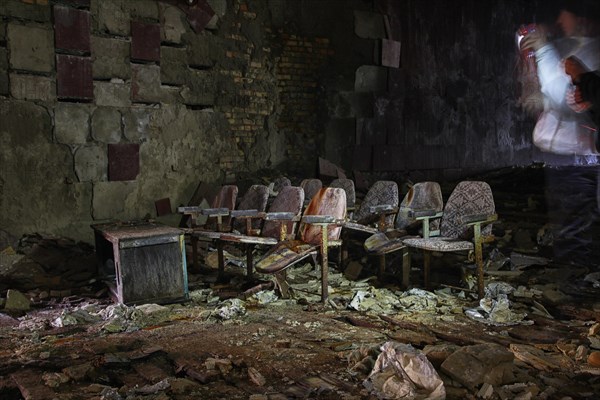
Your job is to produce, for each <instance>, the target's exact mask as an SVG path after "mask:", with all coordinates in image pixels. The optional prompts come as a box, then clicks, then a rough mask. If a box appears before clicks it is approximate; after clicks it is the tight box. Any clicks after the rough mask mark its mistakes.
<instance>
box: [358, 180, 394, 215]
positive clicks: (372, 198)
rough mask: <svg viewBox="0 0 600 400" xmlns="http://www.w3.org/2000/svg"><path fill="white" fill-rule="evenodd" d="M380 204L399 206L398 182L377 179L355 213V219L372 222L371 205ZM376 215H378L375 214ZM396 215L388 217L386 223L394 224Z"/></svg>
mask: <svg viewBox="0 0 600 400" xmlns="http://www.w3.org/2000/svg"><path fill="white" fill-rule="evenodd" d="M379 205H391V206H392V207H398V184H397V183H396V182H394V181H377V182H375V183H374V184H373V186H371V187H370V188H369V191H368V192H367V194H366V196H365V198H364V200H363V201H362V203H361V204H360V207H359V209H358V210H356V212H355V213H354V220H355V221H356V222H358V223H367V224H368V223H370V222H373V221H371V219H372V218H373V217H374V216H373V214H372V213H371V211H370V208H371V207H374V206H379ZM375 217H376V216H375ZM393 223H394V216H393V215H390V216H388V217H387V218H386V225H388V226H392V224H393Z"/></svg>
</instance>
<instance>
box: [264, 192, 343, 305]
mask: <svg viewBox="0 0 600 400" xmlns="http://www.w3.org/2000/svg"><path fill="white" fill-rule="evenodd" d="M345 217H346V192H345V191H344V190H343V189H341V188H331V187H329V188H322V189H320V190H319V191H318V192H317V193H316V194H315V195H314V197H313V198H312V200H311V201H310V203H309V204H308V206H307V207H306V210H305V211H304V215H303V217H302V224H301V226H300V228H299V234H298V239H293V240H284V241H281V242H279V243H277V244H276V245H275V246H273V247H272V248H271V249H270V250H269V251H268V252H267V253H266V254H265V255H264V256H263V258H262V259H261V260H260V261H259V262H258V263H257V264H256V270H257V271H258V272H261V273H267V274H275V275H276V280H277V282H278V284H279V288H280V291H281V292H282V296H286V295H287V289H286V287H287V286H288V285H287V283H286V282H285V277H284V275H283V274H282V273H283V272H284V271H285V270H286V269H287V268H289V267H291V266H293V265H295V264H297V263H298V262H299V261H302V260H303V259H305V258H306V257H308V256H310V255H313V256H314V255H317V254H319V256H320V259H321V299H322V301H325V300H326V299H327V295H328V293H327V280H328V278H327V276H328V268H329V267H328V259H327V257H328V256H327V252H328V248H329V247H330V246H339V245H341V241H340V239H339V238H340V234H341V224H342V222H343V220H344V218H345Z"/></svg>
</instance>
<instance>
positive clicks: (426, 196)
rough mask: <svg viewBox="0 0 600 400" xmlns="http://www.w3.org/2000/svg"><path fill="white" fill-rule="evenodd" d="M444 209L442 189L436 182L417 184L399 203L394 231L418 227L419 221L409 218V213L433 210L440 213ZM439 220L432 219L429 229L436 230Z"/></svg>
mask: <svg viewBox="0 0 600 400" xmlns="http://www.w3.org/2000/svg"><path fill="white" fill-rule="evenodd" d="M443 208H444V199H443V197H442V189H441V188H440V184H439V183H437V182H418V183H415V184H414V185H413V186H411V188H410V189H409V190H408V192H407V193H406V195H405V196H404V199H402V202H401V203H400V209H399V211H398V215H397V216H396V229H410V228H412V227H414V226H420V225H421V221H418V220H416V219H415V218H414V217H411V216H410V212H411V211H425V210H433V211H435V212H440V211H442V209H443ZM439 227H440V220H439V218H438V219H432V220H431V222H430V225H429V229H431V230H437V229H439Z"/></svg>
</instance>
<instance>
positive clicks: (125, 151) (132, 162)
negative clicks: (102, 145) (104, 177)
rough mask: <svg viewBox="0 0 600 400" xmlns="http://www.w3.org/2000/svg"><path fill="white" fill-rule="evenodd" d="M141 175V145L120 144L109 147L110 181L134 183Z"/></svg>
mask: <svg viewBox="0 0 600 400" xmlns="http://www.w3.org/2000/svg"><path fill="white" fill-rule="evenodd" d="M139 173H140V145H139V144H136V143H118V144H109V145H108V180H109V181H133V180H135V178H136V177H137V175H138V174H139Z"/></svg>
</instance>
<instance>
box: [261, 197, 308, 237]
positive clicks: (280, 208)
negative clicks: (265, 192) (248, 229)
mask: <svg viewBox="0 0 600 400" xmlns="http://www.w3.org/2000/svg"><path fill="white" fill-rule="evenodd" d="M303 205H304V190H303V189H302V188H301V187H298V186H284V187H283V188H282V189H281V191H280V192H279V194H278V195H277V196H276V197H275V199H273V203H272V204H271V206H270V207H269V212H292V213H294V214H296V215H300V213H301V212H302V207H303ZM287 224H288V225H287V232H288V235H289V234H292V233H293V232H294V224H295V223H294V222H291V221H290V222H287ZM279 234H280V224H279V223H278V222H277V221H265V222H264V225H263V228H262V231H261V236H263V237H272V238H276V239H279Z"/></svg>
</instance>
